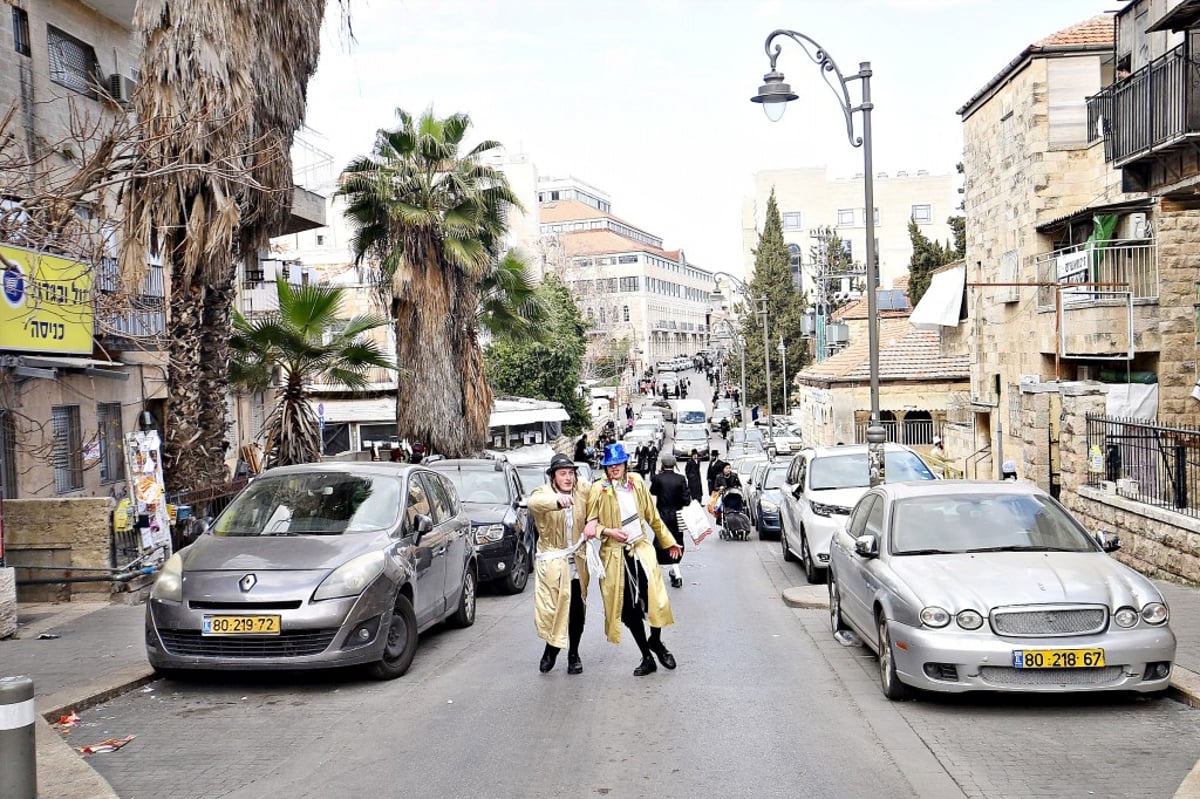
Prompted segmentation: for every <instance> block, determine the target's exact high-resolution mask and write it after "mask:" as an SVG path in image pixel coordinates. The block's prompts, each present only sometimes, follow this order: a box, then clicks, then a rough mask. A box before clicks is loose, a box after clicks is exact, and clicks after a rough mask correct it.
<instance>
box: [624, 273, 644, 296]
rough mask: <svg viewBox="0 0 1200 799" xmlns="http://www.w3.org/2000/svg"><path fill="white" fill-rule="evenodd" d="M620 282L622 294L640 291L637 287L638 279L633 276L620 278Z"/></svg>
mask: <svg viewBox="0 0 1200 799" xmlns="http://www.w3.org/2000/svg"><path fill="white" fill-rule="evenodd" d="M620 281H621V291H623V292H635V291H639V290H640V288H639V286H638V282H639V278H638V276H637V275H634V276H633V277H623V278H620Z"/></svg>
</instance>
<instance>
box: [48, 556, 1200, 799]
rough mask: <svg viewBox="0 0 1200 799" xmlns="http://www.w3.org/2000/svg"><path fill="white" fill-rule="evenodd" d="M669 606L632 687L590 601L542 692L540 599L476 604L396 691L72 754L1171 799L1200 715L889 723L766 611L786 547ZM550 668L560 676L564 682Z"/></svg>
mask: <svg viewBox="0 0 1200 799" xmlns="http://www.w3.org/2000/svg"><path fill="white" fill-rule="evenodd" d="M684 577H685V581H686V584H685V586H684V588H682V589H678V590H675V589H671V599H672V603H673V607H674V610H675V615H676V619H677V623H676V625H675V626H673V627H670V628H668V629H667V630H666V631H665V634H664V641H665V642H666V644H667V646H668V647H669V648H670V649H671V650H672V651H673V652H674V653H675V655H676V657H677V659H678V661H679V668H678V669H677V670H675V671H674V672H667V671H664V670H661V669H660V671H658V672H657V673H655V674H653V675H649V676H646V677H641V678H636V677H633V676H632V673H631V672H632V670H633V667H634V666H635V665H637V663H638V660H639V657H638V654H637V650H636V648H635V647H634V645H633V643H632V641H629V640H628V639H626V640H625V641H624V642H623V643H622V644H621V645H619V646H614V645H612V644H609V643H608V642H606V641H605V640H604V636H603V628H602V619H601V615H602V612H603V611H602V608H601V605H600V602H599V596H598V593H595V592H594V593H593V595H592V597H591V598H590V599H589V602H588V606H589V610H588V612H589V619H588V626H587V629H586V631H585V634H584V642H583V646H582V651H581V654H582V657H583V660H584V664H585V672H584V674H583V675H580V676H569V675H567V674H566V671H565V662H560V663H559V665H558V667H557V668H556V669H555V670H554V671H552V672H551V673H550V674H548V675H542V674H539V673H538V670H537V662H538V658H539V656H540V654H541V650H542V642H541V641H540V640H539V639H538V638H537V637H536V635H535V633H534V630H533V618H532V616H533V614H532V590H531V589H526V593H524V594H522V595H519V596H515V597H511V596H499V595H491V594H488V595H485V596H483V597H481V599H480V604H479V615H478V620H477V622H476V624H475V625H474V626H473V627H471V628H469V629H467V630H445V631H443V630H437V631H433V632H432V633H430V634H428V635H426V636H425V637H424V638H423V640H422V643H421V648H420V650H419V651H418V653H417V657H416V660H415V661H414V663H413V667H412V669H411V671H410V672H409V673H408V674H407V675H405V676H404V677H402V678H400V679H399V680H396V681H393V682H388V683H376V682H370V681H367V680H364V679H361V678H360V677H358V676H357V675H354V674H347V673H344V672H339V673H332V674H317V675H287V674H282V675H280V674H274V675H255V676H247V675H242V674H228V673H226V674H215V675H207V676H201V677H198V678H195V679H191V680H187V681H173V680H170V681H168V680H161V681H158V682H155V683H152V684H151V685H150V686H147V688H146V689H142V690H139V691H136V692H134V693H131V694H128V695H126V696H124V697H121V698H119V699H117V700H114V701H113V702H110V703H108V704H106V705H102V706H100V707H97V708H94V709H92V710H89V711H86V712H84V713H83V714H81V717H82V723H81V725H80V726H79V727H77V728H75V730H73V731H72V733H71V735H70V741H71V742H72V743H76V744H78V743H94V742H95V741H97V740H103V739H104V738H108V737H111V736H117V737H122V736H125V735H131V734H132V735H136V736H137V737H136V739H135V740H134V741H133V742H132V743H130V744H129V745H127V746H126V747H124V748H122V749H121V750H119V751H117V752H113V753H108V754H101V755H95V756H92V757H91V758H90V762H91V764H92V765H93V766H94V767H95V768H96V769H97V770H98V771H100V773H101V774H103V775H104V776H105V777H106V778H107V779H108V780H109V781H110V782H111V784H112V785H113V787H114V788H115V790H116V791H117V793H118V794H119V795H120V796H122V797H127V798H128V799H141V798H142V797H146V799H149V798H150V797H154V798H155V799H172V798H174V797H179V798H180V799H182V798H184V797H204V798H205V799H211V798H213V797H238V798H239V799H242V798H248V797H280V796H284V797H343V796H345V797H349V796H370V795H376V796H381V797H392V796H417V797H458V796H463V797H549V796H566V797H587V796H612V797H643V796H645V797H687V798H688V799H696V798H697V797H710V796H711V797H771V796H787V797H794V796H811V797H847V798H848V799H849V798H851V797H853V798H856V799H857V798H858V797H869V796H888V797H961V796H970V797H1046V796H1054V797H1067V796H1069V797H1076V796H1079V797H1089V796H1098V797H1102V796H1112V797H1118V796H1120V797H1127V796H1137V797H1147V798H1150V797H1164V798H1165V797H1170V796H1171V795H1172V794H1173V793H1174V790H1175V788H1176V787H1177V786H1178V785H1179V783H1180V781H1181V780H1182V779H1183V777H1184V775H1185V774H1186V773H1187V771H1188V769H1190V768H1191V766H1192V764H1193V762H1194V761H1195V759H1196V756H1197V754H1198V752H1197V748H1198V747H1197V744H1196V741H1198V740H1200V712H1197V711H1195V710H1192V709H1189V708H1187V707H1185V706H1183V705H1180V704H1177V703H1175V702H1173V701H1171V700H1165V699H1158V700H1143V699H1131V698H1128V697H1115V698H1107V697H1106V698H1083V699H1080V698H1075V697H1073V698H1068V699H1045V698H1039V697H1033V698H1021V699H1013V698H1010V697H1001V698H951V699H939V698H936V697H926V698H924V699H922V700H920V701H917V702H907V703H899V704H898V703H891V702H888V701H887V700H886V699H884V698H883V697H882V695H881V694H880V692H879V689H878V686H877V680H876V673H875V671H874V668H875V667H874V660H873V659H872V658H871V657H869V655H868V653H867V652H866V650H864V649H862V648H861V647H856V646H848V647H847V646H842V645H840V644H838V643H837V642H835V641H834V640H833V638H832V636H831V635H830V634H829V632H828V628H827V619H826V615H825V613H824V612H822V611H811V610H793V609H790V608H788V607H786V606H785V605H784V604H783V603H782V602H781V601H780V591H781V590H782V589H783V588H784V587H787V586H790V585H795V584H799V583H801V582H802V581H803V575H802V573H801V572H800V570H799V569H798V568H796V566H795V564H789V563H784V562H783V561H782V558H781V557H780V555H779V547H778V544H775V543H769V542H761V541H758V540H757V539H755V540H752V541H748V542H739V541H721V540H719V539H715V538H710V539H709V540H707V541H705V542H704V543H703V545H701V546H700V547H693V548H690V549H689V551H688V554H687V556H686V557H685V560H684ZM562 661H565V658H564V659H562Z"/></svg>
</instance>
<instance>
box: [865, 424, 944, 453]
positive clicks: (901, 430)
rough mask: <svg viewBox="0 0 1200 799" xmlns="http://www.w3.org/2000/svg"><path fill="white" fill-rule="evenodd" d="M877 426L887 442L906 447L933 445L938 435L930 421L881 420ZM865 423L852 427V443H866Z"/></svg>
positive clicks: (866, 425)
mask: <svg viewBox="0 0 1200 799" xmlns="http://www.w3.org/2000/svg"><path fill="white" fill-rule="evenodd" d="M879 426H880V427H882V428H883V432H884V434H885V435H886V436H887V440H888V441H890V442H892V443H894V444H904V445H906V446H910V447H911V446H927V445H930V444H932V443H933V437H934V435H940V433H938V432H936V431H935V430H934V426H933V420H932V419H906V420H904V422H903V423H900V422H897V421H896V420H895V419H881V420H880V422H879ZM867 427H868V423H867V422H859V423H857V424H855V426H854V441H855V443H856V444H865V443H867Z"/></svg>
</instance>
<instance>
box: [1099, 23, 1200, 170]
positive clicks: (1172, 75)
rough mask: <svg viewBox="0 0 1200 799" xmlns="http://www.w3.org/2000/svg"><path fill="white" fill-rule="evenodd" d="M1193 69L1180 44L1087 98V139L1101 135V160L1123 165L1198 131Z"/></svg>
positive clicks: (1185, 50) (1182, 45)
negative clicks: (1102, 152) (1102, 158)
mask: <svg viewBox="0 0 1200 799" xmlns="http://www.w3.org/2000/svg"><path fill="white" fill-rule="evenodd" d="M1194 72H1195V68H1194V66H1193V64H1192V59H1191V58H1190V57H1189V54H1188V49H1187V44H1186V43H1184V44H1181V45H1179V46H1178V47H1176V48H1175V49H1173V50H1171V51H1170V52H1168V53H1166V54H1165V55H1162V56H1160V57H1159V58H1156V59H1155V60H1154V61H1152V62H1150V63H1149V64H1147V65H1146V66H1145V67H1143V68H1141V69H1139V70H1138V71H1137V72H1135V73H1134V74H1132V75H1130V76H1129V77H1128V78H1125V79H1124V80H1121V81H1119V82H1117V83H1114V84H1112V85H1111V86H1109V87H1107V88H1106V89H1104V91H1102V92H1100V93H1099V94H1097V95H1094V96H1092V97H1089V98H1088V135H1089V137H1090V138H1091V140H1092V141H1095V140H1097V139H1099V138H1100V137H1101V136H1103V137H1104V158H1105V160H1106V161H1111V162H1113V163H1114V164H1115V165H1116V166H1118V167H1120V166H1124V165H1125V164H1127V163H1130V162H1132V161H1136V160H1138V159H1139V158H1141V157H1143V156H1145V155H1148V154H1150V153H1152V152H1154V151H1156V150H1158V149H1161V148H1163V147H1166V146H1168V145H1172V144H1175V143H1177V142H1179V141H1181V140H1183V139H1184V138H1185V137H1186V136H1188V135H1189V134H1196V133H1200V113H1198V112H1200V108H1197V102H1196V99H1197V97H1196V89H1195V88H1194V87H1193V86H1192V82H1193V81H1192V75H1193V73H1194Z"/></svg>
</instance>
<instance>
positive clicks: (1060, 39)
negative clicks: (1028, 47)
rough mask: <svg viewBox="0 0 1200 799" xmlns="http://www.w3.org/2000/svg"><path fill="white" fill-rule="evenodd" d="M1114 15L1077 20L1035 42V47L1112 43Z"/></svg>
mask: <svg viewBox="0 0 1200 799" xmlns="http://www.w3.org/2000/svg"><path fill="white" fill-rule="evenodd" d="M1112 43H1113V17H1112V15H1111V14H1097V15H1096V16H1094V17H1092V18H1091V19H1085V20H1084V21H1083V22H1077V23H1075V24H1074V25H1071V26H1070V27H1068V28H1063V29H1062V30H1060V31H1057V32H1056V33H1052V34H1050V35H1049V36H1047V37H1045V38H1044V39H1039V40H1038V41H1036V42H1034V43H1033V46H1034V47H1069V46H1070V45H1074V44H1112Z"/></svg>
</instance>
